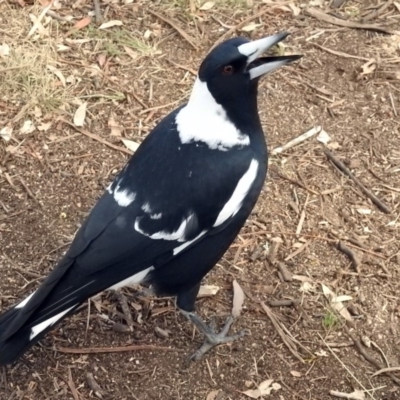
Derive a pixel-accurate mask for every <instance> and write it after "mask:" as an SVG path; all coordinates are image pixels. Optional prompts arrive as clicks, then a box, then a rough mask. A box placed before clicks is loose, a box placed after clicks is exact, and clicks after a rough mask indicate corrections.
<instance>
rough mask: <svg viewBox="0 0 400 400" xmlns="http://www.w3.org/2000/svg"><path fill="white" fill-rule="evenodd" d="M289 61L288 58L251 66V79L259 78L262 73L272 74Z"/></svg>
mask: <svg viewBox="0 0 400 400" xmlns="http://www.w3.org/2000/svg"><path fill="white" fill-rule="evenodd" d="M287 63H288V61H287V60H281V61H271V62H268V63H266V64H262V65H259V66H258V67H254V68H251V69H250V71H249V74H250V79H254V78H258V77H259V76H261V75H267V74H270V73H271V72H272V71H275V70H276V69H278V68H280V67H282V66H283V65H285V64H287Z"/></svg>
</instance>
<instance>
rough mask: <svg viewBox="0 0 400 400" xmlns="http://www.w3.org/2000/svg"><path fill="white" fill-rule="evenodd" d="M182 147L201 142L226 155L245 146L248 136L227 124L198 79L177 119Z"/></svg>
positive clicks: (215, 103)
mask: <svg viewBox="0 0 400 400" xmlns="http://www.w3.org/2000/svg"><path fill="white" fill-rule="evenodd" d="M176 124H177V126H178V131H179V138H180V139H181V142H182V143H190V142H192V141H193V142H204V143H206V144H207V145H208V147H209V148H210V149H218V150H222V151H227V150H228V149H229V148H231V147H234V146H248V145H249V144H250V139H249V136H248V135H246V134H243V133H242V132H240V131H239V130H238V129H236V127H235V125H234V124H233V123H232V122H230V121H229V119H228V116H227V115H226V112H225V110H224V108H223V107H222V106H221V105H220V104H218V103H217V102H216V101H215V99H214V97H213V96H212V94H211V93H210V91H209V90H208V87H207V82H202V81H201V80H200V79H199V78H197V79H196V82H195V84H194V86H193V90H192V94H191V96H190V99H189V102H188V104H187V105H186V106H185V107H184V108H182V110H180V111H179V113H178V115H177V116H176Z"/></svg>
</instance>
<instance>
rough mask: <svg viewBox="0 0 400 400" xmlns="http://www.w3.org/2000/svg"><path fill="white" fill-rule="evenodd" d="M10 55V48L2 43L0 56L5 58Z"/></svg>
mask: <svg viewBox="0 0 400 400" xmlns="http://www.w3.org/2000/svg"><path fill="white" fill-rule="evenodd" d="M9 54H10V46H9V45H8V44H7V43H3V44H2V45H1V46H0V56H1V57H5V56H8V55H9Z"/></svg>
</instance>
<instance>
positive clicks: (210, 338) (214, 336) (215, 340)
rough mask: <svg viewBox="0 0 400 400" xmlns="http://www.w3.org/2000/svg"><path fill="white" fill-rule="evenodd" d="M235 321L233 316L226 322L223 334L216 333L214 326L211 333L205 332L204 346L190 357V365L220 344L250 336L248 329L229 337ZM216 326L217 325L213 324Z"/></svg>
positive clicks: (211, 327) (188, 361)
mask: <svg viewBox="0 0 400 400" xmlns="http://www.w3.org/2000/svg"><path fill="white" fill-rule="evenodd" d="M233 321H234V318H233V317H232V316H229V317H228V319H227V320H226V323H225V325H224V327H223V328H222V330H221V332H219V333H215V331H214V329H213V326H210V331H209V332H203V334H204V336H205V341H204V343H203V345H202V346H201V347H200V348H199V349H198V350H196V351H195V353H194V354H192V355H191V356H190V357H188V360H187V363H186V364H189V363H190V362H191V361H199V360H201V359H202V358H203V356H204V355H205V354H206V353H207V352H209V351H210V350H211V349H212V348H214V347H215V346H218V345H220V344H225V343H231V342H234V341H235V340H237V339H240V338H241V337H243V336H245V335H247V334H249V330H248V329H244V330H242V331H240V332H238V333H236V334H234V335H231V336H227V334H228V332H229V328H230V327H231V325H232V323H233ZM211 325H215V324H211Z"/></svg>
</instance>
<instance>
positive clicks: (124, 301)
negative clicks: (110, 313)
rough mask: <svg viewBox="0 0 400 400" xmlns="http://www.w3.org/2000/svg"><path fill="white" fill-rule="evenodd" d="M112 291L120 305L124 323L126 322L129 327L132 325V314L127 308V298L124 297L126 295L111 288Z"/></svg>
mask: <svg viewBox="0 0 400 400" xmlns="http://www.w3.org/2000/svg"><path fill="white" fill-rule="evenodd" d="M113 292H114V296H115V297H116V298H117V300H118V302H119V304H120V305H121V308H122V312H123V314H124V317H125V320H126V323H127V324H128V326H129V327H132V325H133V319H132V314H131V311H130V309H129V305H128V300H127V299H126V297H125V296H124V295H123V294H122V293H121V292H119V291H118V290H113Z"/></svg>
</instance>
